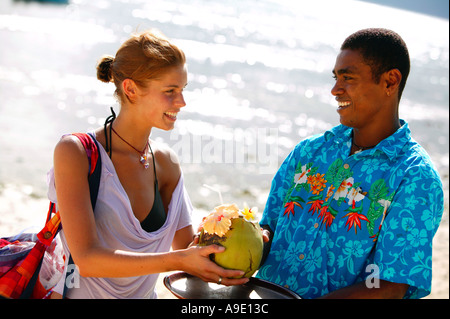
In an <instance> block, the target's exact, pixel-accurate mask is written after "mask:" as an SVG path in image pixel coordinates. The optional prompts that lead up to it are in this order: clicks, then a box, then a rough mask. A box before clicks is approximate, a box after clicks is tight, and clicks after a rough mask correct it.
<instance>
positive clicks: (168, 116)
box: [137, 65, 187, 130]
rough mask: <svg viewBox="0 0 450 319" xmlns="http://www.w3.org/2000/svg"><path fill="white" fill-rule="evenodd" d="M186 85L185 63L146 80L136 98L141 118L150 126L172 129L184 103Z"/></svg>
mask: <svg viewBox="0 0 450 319" xmlns="http://www.w3.org/2000/svg"><path fill="white" fill-rule="evenodd" d="M186 85H187V68H186V65H180V66H174V67H171V68H169V69H168V70H167V71H166V72H165V73H164V74H163V75H162V76H161V77H160V78H158V79H155V80H150V81H148V83H147V87H146V88H141V89H140V94H139V96H138V100H137V106H138V108H139V111H140V112H141V113H140V117H141V116H142V117H141V119H142V120H143V121H145V122H146V123H147V124H150V125H151V127H157V128H159V129H162V130H171V129H173V128H174V125H175V121H176V120H177V115H178V113H179V112H180V110H181V108H182V107H184V106H185V105H186V102H185V101H184V97H183V90H184V88H185V87H186Z"/></svg>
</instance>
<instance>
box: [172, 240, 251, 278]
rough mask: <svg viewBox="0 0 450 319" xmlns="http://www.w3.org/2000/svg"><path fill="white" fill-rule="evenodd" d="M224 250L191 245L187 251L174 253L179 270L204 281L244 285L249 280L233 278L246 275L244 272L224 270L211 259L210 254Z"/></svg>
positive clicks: (213, 246) (211, 246) (217, 247)
mask: <svg viewBox="0 0 450 319" xmlns="http://www.w3.org/2000/svg"><path fill="white" fill-rule="evenodd" d="M194 242H195V239H194ZM197 242H198V238H197ZM224 250H225V247H222V246H219V245H209V246H192V245H191V246H190V247H189V248H187V249H184V250H177V251H176V252H174V253H175V254H177V257H176V258H177V260H178V261H179V262H180V263H181V264H180V266H179V267H177V268H178V269H181V270H183V271H185V272H187V273H189V274H191V275H194V276H196V277H198V278H200V279H202V280H203V281H206V282H214V283H218V284H222V285H225V286H233V285H242V284H245V283H246V282H248V280H249V279H248V278H239V279H234V278H232V277H238V276H242V275H244V272H243V271H241V270H229V269H224V268H222V267H220V266H218V265H217V264H216V263H214V262H213V261H211V260H210V259H209V255H210V254H219V253H221V252H223V251H224Z"/></svg>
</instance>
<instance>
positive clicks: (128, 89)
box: [122, 79, 138, 103]
mask: <svg viewBox="0 0 450 319" xmlns="http://www.w3.org/2000/svg"><path fill="white" fill-rule="evenodd" d="M122 90H123V93H125V95H126V97H127V98H128V100H129V101H130V102H131V103H134V102H135V101H136V96H137V93H138V88H137V85H136V82H134V81H133V80H132V79H125V80H123V81H122Z"/></svg>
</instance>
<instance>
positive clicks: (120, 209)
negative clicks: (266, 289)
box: [49, 31, 248, 298]
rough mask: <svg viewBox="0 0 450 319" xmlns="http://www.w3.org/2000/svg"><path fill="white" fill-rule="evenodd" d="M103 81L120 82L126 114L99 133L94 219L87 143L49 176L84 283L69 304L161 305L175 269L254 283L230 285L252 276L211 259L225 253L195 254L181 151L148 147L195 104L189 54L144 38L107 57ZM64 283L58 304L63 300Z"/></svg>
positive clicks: (67, 144)
mask: <svg viewBox="0 0 450 319" xmlns="http://www.w3.org/2000/svg"><path fill="white" fill-rule="evenodd" d="M97 77H98V78H99V79H100V80H101V81H103V82H114V84H115V86H116V92H115V94H116V97H117V98H118V101H119V103H120V106H121V107H120V113H119V114H118V115H117V117H116V116H115V115H113V116H112V117H110V118H109V119H108V120H107V121H106V123H105V125H104V127H100V128H98V129H96V130H95V131H94V133H95V138H96V140H97V142H98V143H99V144H100V145H101V146H102V147H103V148H102V147H100V150H99V151H100V154H101V158H102V173H101V183H100V189H99V194H98V199H97V202H96V208H95V214H94V212H93V211H92V208H91V202H90V195H89V186H88V181H87V178H86V176H87V173H88V161H87V160H86V152H85V150H84V148H83V146H82V144H81V142H80V141H79V140H78V138H76V137H74V136H72V135H68V136H64V137H63V138H62V139H61V141H60V142H59V143H58V144H57V146H56V148H55V153H54V170H53V171H51V173H50V181H51V183H50V191H49V194H50V199H51V200H54V201H56V199H57V204H58V209H59V211H60V214H61V222H62V226H63V231H62V232H61V237H62V239H63V243H64V245H65V249H66V254H67V253H68V252H69V251H70V254H71V256H72V258H73V260H74V262H75V264H76V265H77V267H78V269H79V272H80V275H81V277H80V284H79V288H72V289H69V290H68V292H67V297H68V298H155V297H156V293H155V292H154V287H155V283H156V279H157V278H158V274H159V273H160V272H167V271H173V270H182V271H185V272H188V273H190V274H193V275H195V276H198V277H200V278H202V279H203V280H205V281H211V282H219V283H222V284H224V285H235V284H243V283H245V282H247V280H248V279H245V278H244V279H229V277H233V276H239V275H242V274H243V272H241V271H235V270H225V269H223V268H221V267H219V266H217V265H216V264H214V263H213V262H211V261H210V259H209V255H210V254H211V253H220V252H221V251H223V249H224V248H222V247H219V246H215V245H213V246H208V247H198V246H190V243H191V241H192V239H193V236H194V231H193V228H192V225H191V221H190V212H191V210H192V207H191V203H190V200H189V198H188V196H187V194H186V192H185V190H184V186H183V175H182V172H181V169H180V166H179V164H178V162H177V161H176V156H175V154H174V153H173V151H171V150H170V149H168V148H167V147H164V146H162V145H160V144H157V143H155V142H154V141H151V140H149V136H150V132H151V130H152V129H153V128H159V129H162V130H171V129H172V128H173V127H174V124H175V121H176V119H177V114H178V112H180V110H181V109H182V108H183V107H184V106H185V105H186V103H185V101H184V98H183V89H184V87H185V86H186V84H187V71H186V65H185V56H184V53H183V52H182V51H181V50H180V49H178V48H177V47H176V46H175V45H173V44H172V43H170V42H169V41H168V40H167V39H165V38H163V37H162V36H160V35H156V34H154V33H152V32H149V31H147V32H142V33H140V34H136V35H133V36H132V37H131V38H130V39H128V40H127V41H126V42H125V43H124V44H123V45H122V46H121V47H120V49H119V50H118V52H117V54H116V56H115V57H111V56H104V57H103V58H102V59H101V60H100V62H99V64H98V67H97ZM53 181H54V182H53ZM52 194H53V195H52ZM52 197H53V198H52ZM170 246H172V248H173V251H169V250H170ZM64 281H65V278H62V279H61V281H60V282H59V284H58V285H57V286H56V287H55V289H54V293H53V294H52V297H60V296H61V294H62V291H63V285H64Z"/></svg>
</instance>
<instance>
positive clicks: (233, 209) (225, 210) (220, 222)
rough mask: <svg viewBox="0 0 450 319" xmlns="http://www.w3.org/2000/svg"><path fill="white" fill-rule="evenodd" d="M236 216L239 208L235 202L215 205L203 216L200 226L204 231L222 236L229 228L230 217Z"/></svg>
mask: <svg viewBox="0 0 450 319" xmlns="http://www.w3.org/2000/svg"><path fill="white" fill-rule="evenodd" d="M237 217H239V209H238V207H237V206H236V205H235V204H232V205H221V206H217V207H215V208H214V211H213V212H212V213H210V214H209V215H208V216H206V217H205V218H204V220H203V222H202V227H203V229H204V230H205V232H207V233H209V234H215V235H217V236H219V237H222V236H224V235H225V234H226V233H227V232H228V230H229V229H230V227H231V219H233V218H237Z"/></svg>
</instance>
